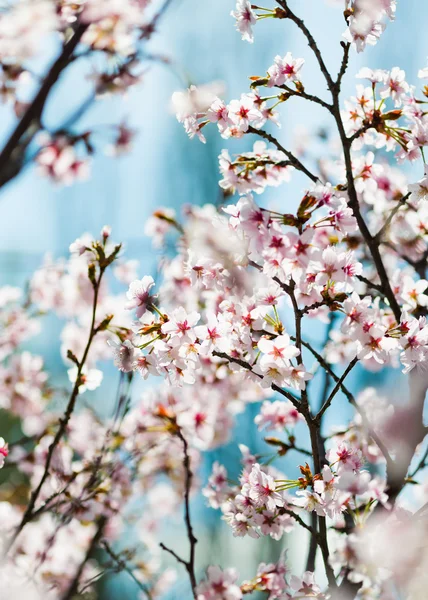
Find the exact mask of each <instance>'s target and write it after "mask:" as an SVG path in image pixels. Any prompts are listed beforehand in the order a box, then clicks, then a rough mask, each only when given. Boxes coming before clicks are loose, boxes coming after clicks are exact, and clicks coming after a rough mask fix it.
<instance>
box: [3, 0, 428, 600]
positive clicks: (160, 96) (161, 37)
mask: <svg viewBox="0 0 428 600" xmlns="http://www.w3.org/2000/svg"><path fill="white" fill-rule="evenodd" d="M269 4H270V3H269ZM290 4H291V5H292V6H293V8H295V9H296V11H297V12H298V13H299V15H300V16H302V17H304V18H305V21H306V23H307V25H308V27H309V28H310V29H311V30H312V32H313V33H314V35H315V37H316V39H317V40H318V42H319V46H320V48H321V49H322V52H323V55H324V57H325V60H326V62H327V65H328V66H329V67H330V69H331V71H332V72H333V73H336V72H337V71H338V68H339V63H340V59H341V49H340V46H339V42H340V40H341V34H342V32H343V31H344V29H345V25H344V22H343V15H342V11H341V10H340V7H338V4H340V6H341V3H337V2H335V3H333V2H332V3H330V4H329V3H328V2H325V1H321V0H305V2H298V1H297V0H295V1H294V2H290ZM233 9H234V2H233V1H232V0H216V2H201V1H200V0H173V1H172V2H171V5H170V7H169V10H168V11H167V13H166V14H165V16H164V17H163V19H162V20H161V22H160V24H159V27H158V33H157V35H155V36H154V37H153V39H152V41H151V42H150V45H149V51H150V53H151V54H152V55H154V56H156V55H158V56H164V57H168V59H169V60H170V63H171V64H170V65H169V66H167V65H165V64H161V62H159V61H153V63H152V64H151V66H150V67H149V68H148V69H147V71H146V73H145V75H144V78H143V82H142V84H141V85H140V86H137V87H136V88H133V89H132V90H131V91H130V93H129V94H128V96H127V97H120V98H115V99H112V100H104V101H103V102H99V103H95V104H94V106H93V107H92V109H91V110H89V111H88V112H87V113H86V114H85V117H84V119H82V121H81V123H79V130H83V129H84V127H85V126H87V125H89V124H90V125H91V127H92V126H94V125H102V124H105V123H110V122H115V123H118V122H120V121H122V120H124V119H126V120H127V122H128V123H129V125H130V126H131V127H132V128H134V129H136V130H137V132H138V133H137V136H136V138H135V142H134V144H133V148H132V151H131V152H130V154H128V155H125V156H123V157H121V158H111V157H108V156H103V155H102V154H96V155H95V156H94V158H93V163H92V174H91V177H90V179H89V180H88V181H86V182H83V183H76V184H74V185H73V186H71V187H69V188H67V187H56V186H55V185H54V184H52V183H51V182H50V181H48V180H47V179H44V178H42V177H40V176H39V175H38V173H37V172H36V170H35V169H34V168H32V167H29V168H28V169H27V170H26V171H25V172H24V173H23V174H21V175H20V176H19V177H18V178H17V179H15V180H14V181H12V182H11V183H10V184H8V185H7V186H6V187H4V188H3V189H2V190H1V193H0V284H1V285H4V284H9V285H17V286H23V285H25V282H26V281H27V279H28V277H29V276H30V274H31V273H32V272H33V271H34V269H35V268H36V267H37V266H38V265H40V264H41V262H42V260H43V257H44V255H45V254H46V253H50V254H52V255H53V256H55V257H57V256H62V255H66V254H67V252H68V247H69V244H70V243H71V242H72V241H74V240H75V238H77V237H78V236H80V235H81V234H82V233H83V232H86V231H88V232H91V233H93V234H97V233H98V232H99V231H100V230H101V228H102V227H103V225H105V224H109V225H111V226H112V228H113V235H112V237H113V239H114V240H119V241H123V242H124V244H125V251H126V256H127V257H128V258H136V259H138V260H139V261H140V270H139V276H140V277H142V276H143V275H145V274H154V273H155V272H156V254H155V253H154V252H153V250H152V248H151V245H150V240H149V239H148V238H146V237H145V236H144V225H145V222H146V220H147V218H148V217H149V215H150V214H151V213H152V212H153V211H154V210H155V209H156V208H158V207H159V206H167V207H172V208H175V209H176V210H177V211H179V210H180V207H181V206H183V205H184V204H186V203H194V204H199V205H202V204H206V203H217V202H218V201H219V199H220V198H221V195H220V189H219V187H218V180H219V172H218V158H217V157H218V154H219V153H220V151H221V149H222V148H224V147H227V148H228V149H229V151H230V152H231V154H233V153H236V152H239V151H242V150H244V149H246V150H250V149H251V147H252V141H255V139H254V140H252V141H251V140H250V137H249V136H246V137H245V138H244V139H243V140H240V141H236V140H228V141H227V142H225V140H223V139H222V138H220V136H219V135H218V133H217V130H216V129H215V128H212V130H211V131H208V132H207V144H206V145H201V144H200V143H199V142H198V141H197V140H193V141H189V140H188V138H187V136H186V134H185V132H184V130H183V128H182V126H181V125H180V124H179V123H177V121H176V119H175V116H174V115H173V114H171V111H170V98H171V95H172V93H173V92H174V91H176V90H179V89H183V88H185V87H187V86H188V85H189V83H193V84H196V85H197V84H202V83H208V82H211V81H213V80H219V81H222V82H224V84H225V88H226V93H225V98H226V99H227V100H230V99H231V98H236V97H239V96H240V94H241V93H243V92H246V91H248V89H249V86H248V83H249V82H248V76H250V75H262V74H264V72H265V71H266V69H267V68H268V67H269V66H270V65H271V64H272V63H273V59H274V57H275V55H277V54H280V55H282V56H283V55H285V53H286V52H287V51H291V52H292V53H293V55H294V56H298V57H300V56H302V57H304V58H305V60H306V64H305V66H304V70H303V81H304V83H305V86H306V88H307V90H308V91H313V92H315V93H319V94H320V95H322V93H324V92H326V90H325V84H324V80H323V78H322V76H321V74H320V73H319V70H318V68H317V65H316V64H315V62H314V60H313V57H312V55H311V53H310V50H309V49H308V47H307V46H306V44H305V41H304V40H303V39H302V37H301V36H300V35H299V32H298V31H297V30H296V28H295V27H294V26H293V24H292V23H287V22H284V21H280V20H264V21H261V22H259V23H257V25H256V26H255V41H254V44H248V43H246V42H243V41H241V37H240V35H239V34H238V33H237V32H236V31H235V29H234V21H233V19H232V17H230V11H231V10H233ZM427 23H428V3H427V2H426V0H406V1H405V0H402V1H401V2H399V3H398V9H397V19H396V22H394V23H392V24H389V25H388V27H387V29H386V32H385V33H384V35H383V36H382V39H381V42H380V43H379V44H378V45H377V46H375V47H374V48H371V47H369V48H368V49H367V50H366V52H365V53H364V54H362V55H357V54H356V53H355V52H354V51H353V52H352V53H351V62H350V68H349V71H348V75H347V77H346V78H345V81H344V85H343V97H346V96H350V95H353V94H354V91H355V85H356V83H358V82H356V80H355V78H354V76H355V74H356V73H357V71H358V70H359V69H360V68H361V67H362V66H366V65H367V66H370V67H372V68H384V69H390V68H392V67H393V66H395V65H399V66H400V67H401V68H403V69H405V70H406V73H407V79H408V81H409V82H410V83H413V84H415V85H416V84H418V79H417V72H418V70H419V69H420V68H422V67H424V66H426V64H427V57H428V37H427V35H426V24H427ZM47 50H48V52H47V55H48V58H49V60H50V58H51V57H49V53H51V55H53V54H54V52H55V49H54V48H53V49H50V48H48V49H47ZM48 62H49V61H48ZM89 74H90V73H89V70H88V71H87V72H86V71H85V70H84V69H82V68H79V69H77V70H76V69H73V68H72V69H71V70H70V71H69V72H67V74H66V76H65V77H64V78H63V79H62V80H61V82H60V84H59V85H58V86H57V87H56V89H55V93H54V94H53V96H52V97H51V98H50V101H49V104H48V106H47V113H46V120H47V121H48V122H49V123H51V124H52V126H55V124H57V123H60V122H62V121H63V120H64V119H65V118H66V117H67V115H68V114H69V113H70V112H72V111H73V108H74V107H75V106H76V105H77V104H78V103H79V100H81V99H83V98H84V97H85V94H86V93H87V90H88V86H89V85H90V84H89V82H88V75H89ZM321 90H322V91H323V92H321ZM318 108H319V107H314V105H309V107H308V105H307V104H306V103H304V102H302V101H299V100H296V99H292V100H290V101H289V102H288V103H287V104H286V105H284V106H282V107H281V109H280V114H281V122H282V129H280V130H276V132H275V133H276V135H277V137H278V139H279V140H280V141H281V143H282V144H283V145H284V146H286V147H290V146H291V144H292V142H293V140H294V139H295V133H296V126H298V127H300V128H304V129H306V130H309V131H314V130H316V131H318V130H320V129H321V128H326V129H327V130H328V129H329V128H330V125H331V122H330V120H329V119H330V117H329V115H327V114H324V112H323V110H322V109H320V110H318ZM0 118H1V123H2V126H1V132H0V135H1V139H0V141H2V140H3V139H5V138H6V137H7V134H8V132H9V131H10V128H11V127H12V125H13V119H12V118H11V116H10V111H9V109H8V108H7V107H2V108H0ZM306 185H307V182H306V181H305V180H304V178H303V176H301V175H300V174H299V173H294V174H293V177H292V181H291V183H289V184H286V185H283V186H282V187H280V188H278V189H274V190H273V191H271V190H269V191H268V192H266V195H267V196H268V198H266V200H265V199H264V204H267V203H268V201H272V202H274V203H275V205H276V206H277V207H278V209H279V210H283V211H284V212H290V210H292V208H293V207H294V205H295V203H296V201H297V199H298V198H299V197H301V196H302V193H303V192H304V189H305V186H306ZM49 328H50V329H49V331H50V332H51V334H49V335H43V336H39V337H38V338H36V339H35V341H34V342H32V349H33V350H34V351H37V352H39V353H41V354H43V355H44V357H45V358H46V362H47V365H48V368H50V369H51V370H53V371H54V373H56V375H57V376H58V377H64V374H65V367H64V365H63V364H62V361H61V358H60V355H59V342H58V343H57V342H55V340H56V339H57V337H55V335H54V333H55V331H59V324H57V323H54V322H52V323H49ZM324 329H325V325H324V324H321V323H319V324H316V325H315V327H314V328H313V329H312V330H311V336H313V337H314V338H316V336H318V337H319V338H320V339H322V338H323V336H324V333H323V332H324ZM115 377H117V375H116V374H113V373H112V374H111V378H107V380H106V383H104V385H103V388H102V390H103V392H102V393H103V394H105V393H106V391H108V390H109V389H110V390H112V389H113V386H115V385H116V379H115ZM353 377H354V380H353V382H352V383H353V384H354V388H355V387H356V388H357V390H358V389H361V388H362V387H365V386H367V385H373V384H376V386H382V387H385V388H386V389H387V390H389V391H390V390H391V389H392V387H391V386H392V385H393V378H392V377H391V378H388V377H386V378H385V377H384V378H383V379H380V378H379V376H378V375H376V376H375V375H372V376H370V375H367V374H364V376H363V375H362V373H361V372H356V374H355V375H354V376H353ZM315 389H316V388H315ZM395 393H397V392H395ZM398 393H399V392H398ZM346 410H347V407H344V408H339V409H338V411H339V413H342V416H343V412H344V411H346ZM257 412H258V405H250V406H249V408H248V410H247V412H246V413H245V415H243V416H241V417H240V418H239V421H238V424H237V428H236V434H235V436H234V439H233V443H231V444H229V445H228V446H226V447H224V448H221V449H219V450H217V451H215V452H211V453H209V454H208V455H207V456H206V460H205V465H204V469H203V471H202V472H201V474H200V477H201V479H206V477H207V473H208V472H209V471H210V469H211V465H212V463H213V462H214V461H215V460H219V461H220V462H223V463H225V464H226V466H227V467H230V468H231V469H232V475H237V473H234V472H233V467H232V465H233V464H234V463H236V462H237V458H238V456H239V450H238V443H244V444H246V445H248V446H249V447H250V449H251V451H252V452H255V453H260V454H263V453H266V452H267V447H266V446H265V445H263V443H261V442H260V440H261V439H262V436H261V435H260V434H258V433H257V430H256V428H255V426H254V424H253V419H254V416H255V415H256V414H257ZM339 413H338V416H341V415H340V414H339ZM297 434H298V435H299V431H297ZM293 459H294V461H293ZM288 460H289V459H288V458H286V459H284V463H283V464H282V465H281V468H282V469H283V470H284V471H285V472H286V473H287V474H292V473H291V472H290V471H289V470H288V469H290V470H291V469H292V467H291V465H289V464H288ZM291 462H294V463H295V456H294V457H291ZM294 468H295V467H294ZM193 510H194V514H195V517H194V518H195V521H196V526H197V531H198V538H199V540H200V543H199V544H198V566H199V568H200V569H203V568H204V567H205V566H206V565H207V564H209V563H218V564H221V565H227V566H235V567H237V568H238V569H239V571H240V573H241V575H242V577H243V578H245V577H247V576H251V575H252V574H253V573H254V571H255V568H256V565H257V564H258V563H259V562H260V561H264V562H270V561H273V560H277V559H278V557H279V555H280V552H281V549H282V548H283V547H284V546H289V547H290V548H291V550H290V551H289V559H290V563H291V565H292V566H295V567H296V569H297V568H300V569H301V568H302V567H303V566H304V559H303V553H302V545H304V544H305V543H306V542H305V541H302V540H301V539H299V533H296V534H293V535H292V537H291V539H283V540H281V541H280V542H274V541H272V540H270V539H269V540H265V541H264V543H260V542H254V540H252V539H249V538H245V539H243V540H242V539H238V540H237V539H234V538H233V537H232V535H231V532H230V530H229V529H226V526H224V525H223V524H222V523H221V522H220V520H219V518H218V515H217V514H216V512H215V511H213V510H211V509H207V508H205V507H204V503H203V500H199V499H196V500H195V501H194V506H193ZM300 535H301V534H300ZM168 539H172V540H173V543H174V547H175V548H176V549H177V551H178V552H180V550H183V551H184V550H185V548H186V544H187V540H186V539H185V537H184V534H183V529H182V527H181V520H180V518H177V521H176V522H175V523H168V528H166V530H165V542H167V541H168ZM119 591H120V597H121V599H125V598H129V599H133V598H138V593H137V591H136V589H135V588H134V587H133V584H132V581H131V582H129V579H128V578H127V577H126V575H125V576H124V577H121V578H120V581H117V580H116V581H114V582H111V583H110V584H109V586H107V587H106V589H105V590H104V592H103V596H102V597H103V598H105V599H106V600H110V598H111V599H113V598H117V597H118V592H119ZM187 594H188V587H187V581H186V578H185V577H184V575H183V580H181V579H179V581H178V583H177V585H175V586H174V589H173V590H172V591H171V592H170V593H169V595H168V596H167V598H168V599H169V600H172V599H176V600H178V599H183V598H187V597H188V595H187ZM189 597H190V596H189Z"/></svg>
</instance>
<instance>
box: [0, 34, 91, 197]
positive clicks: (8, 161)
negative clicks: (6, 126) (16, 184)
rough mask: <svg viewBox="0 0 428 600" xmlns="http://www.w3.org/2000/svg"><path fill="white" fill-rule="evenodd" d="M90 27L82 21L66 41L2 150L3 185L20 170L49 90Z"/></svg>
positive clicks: (38, 125) (1, 172)
mask: <svg viewBox="0 0 428 600" xmlns="http://www.w3.org/2000/svg"><path fill="white" fill-rule="evenodd" d="M87 28H88V25H87V24H83V23H80V24H79V25H77V27H76V29H75V31H74V35H73V36H72V37H71V39H70V40H69V41H68V42H67V43H66V44H64V47H63V49H62V52H61V54H60V56H59V57H58V58H57V59H56V61H55V62H54V63H53V65H52V67H51V68H50V70H49V72H48V74H47V75H46V77H45V79H44V80H43V83H42V85H41V87H40V89H39V91H38V92H37V94H36V96H35V98H34V100H33V101H32V102H31V104H30V105H29V107H28V108H27V110H26V111H25V113H24V115H23V117H22V118H21V120H20V121H19V123H18V124H17V126H16V127H15V129H14V131H13V132H12V134H11V135H10V137H9V139H8V141H7V142H6V144H5V146H4V148H3V150H2V151H1V153H0V187H1V186H2V185H4V184H5V183H7V182H8V181H10V180H11V179H12V178H13V177H15V176H16V175H17V174H18V173H19V171H20V169H21V165H22V161H23V155H24V152H25V149H26V147H27V146H28V144H29V143H30V142H31V140H32V139H33V137H34V135H35V133H36V132H37V131H38V130H39V129H40V119H41V116H42V113H43V109H44V107H45V104H46V101H47V99H48V96H49V93H50V91H51V89H52V88H53V86H54V85H55V83H56V82H57V80H58V78H59V76H60V75H61V73H62V71H63V70H64V69H65V68H66V67H67V66H68V64H69V63H70V60H71V57H72V55H73V52H74V50H75V49H76V47H77V45H78V44H79V42H80V40H81V38H82V36H83V34H84V33H85V31H86V29H87ZM25 134H27V138H26V139H25V140H24V141H23V143H22V145H21V146H20V142H21V140H22V138H23V136H24V135H25Z"/></svg>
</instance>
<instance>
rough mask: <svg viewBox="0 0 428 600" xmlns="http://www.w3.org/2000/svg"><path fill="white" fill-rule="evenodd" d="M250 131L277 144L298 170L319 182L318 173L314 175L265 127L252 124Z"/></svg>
mask: <svg viewBox="0 0 428 600" xmlns="http://www.w3.org/2000/svg"><path fill="white" fill-rule="evenodd" d="M248 133H253V134H254V135H258V136H259V137H261V138H263V139H265V140H267V141H268V142H270V143H271V144H273V145H274V146H276V147H277V148H278V150H280V151H281V152H283V153H284V154H285V156H286V157H287V158H288V160H289V161H290V163H291V164H292V165H293V167H294V168H295V169H297V170H298V171H302V173H304V174H305V175H307V177H309V179H310V180H311V181H313V182H314V183H317V181H319V178H318V177H317V176H316V175H314V174H313V173H311V172H310V171H309V169H307V168H306V167H305V165H304V164H303V163H302V162H300V160H299V159H298V158H297V157H296V156H294V154H293V153H292V152H290V151H289V150H287V149H286V148H284V146H282V145H281V144H280V143H279V142H278V140H277V139H276V138H275V137H274V136H273V135H271V134H270V133H268V132H267V131H264V130H263V129H256V128H255V127H251V126H250V127H249V128H248Z"/></svg>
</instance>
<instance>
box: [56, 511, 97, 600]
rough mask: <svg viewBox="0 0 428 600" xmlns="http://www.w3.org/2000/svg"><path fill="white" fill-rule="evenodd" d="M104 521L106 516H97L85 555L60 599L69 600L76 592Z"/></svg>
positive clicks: (95, 546)
mask: <svg viewBox="0 0 428 600" xmlns="http://www.w3.org/2000/svg"><path fill="white" fill-rule="evenodd" d="M106 523H107V518H106V517H100V518H99V520H98V523H97V529H96V532H95V535H94V536H93V538H92V540H91V542H90V544H89V547H88V549H87V550H86V554H85V557H84V559H83V560H82V562H81V563H80V565H79V568H78V569H77V572H76V574H75V576H74V578H73V580H72V582H71V583H70V585H69V586H68V588H67V590H66V592H65V593H64V595H63V596H61V600H71V599H72V598H73V597H74V596H75V595H76V594H77V591H78V587H79V582H80V578H81V576H82V573H83V569H84V568H85V565H86V564H87V562H88V560H90V558H91V557H92V555H93V553H94V551H95V549H96V548H97V546H98V544H99V541H100V540H101V538H102V535H103V532H104V528H105V526H106Z"/></svg>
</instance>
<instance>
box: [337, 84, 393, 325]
mask: <svg viewBox="0 0 428 600" xmlns="http://www.w3.org/2000/svg"><path fill="white" fill-rule="evenodd" d="M332 94H333V115H334V118H335V120H336V124H337V128H338V131H339V135H340V139H341V142H342V149H343V155H344V158H345V166H346V179H347V184H348V196H349V206H350V207H351V208H352V210H353V212H354V216H355V218H356V219H357V223H358V227H359V229H360V232H361V235H362V236H363V238H364V241H365V242H366V244H367V247H368V249H369V251H370V254H371V256H372V259H373V262H374V264H375V267H376V270H377V272H378V275H379V279H380V282H381V287H382V292H383V293H384V294H385V296H386V298H387V299H388V302H389V306H390V307H391V310H392V312H393V313H394V317H395V319H396V321H397V323H399V322H400V317H401V309H400V306H399V304H398V302H397V299H396V297H395V294H394V292H393V290H392V288H391V284H390V282H389V277H388V274H387V272H386V269H385V265H384V264H383V260H382V257H381V254H380V250H379V243H378V241H377V239H376V238H375V237H373V236H372V234H371V233H370V231H369V228H368V227H367V224H366V222H365V220H364V217H363V215H362V213H361V210H360V203H359V201H358V194H357V190H356V188H355V182H354V174H353V171H352V159H351V141H350V139H348V137H347V136H346V133H345V127H344V125H343V121H342V116H341V114H340V103H339V94H338V93H337V92H336V91H335V90H333V91H332Z"/></svg>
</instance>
